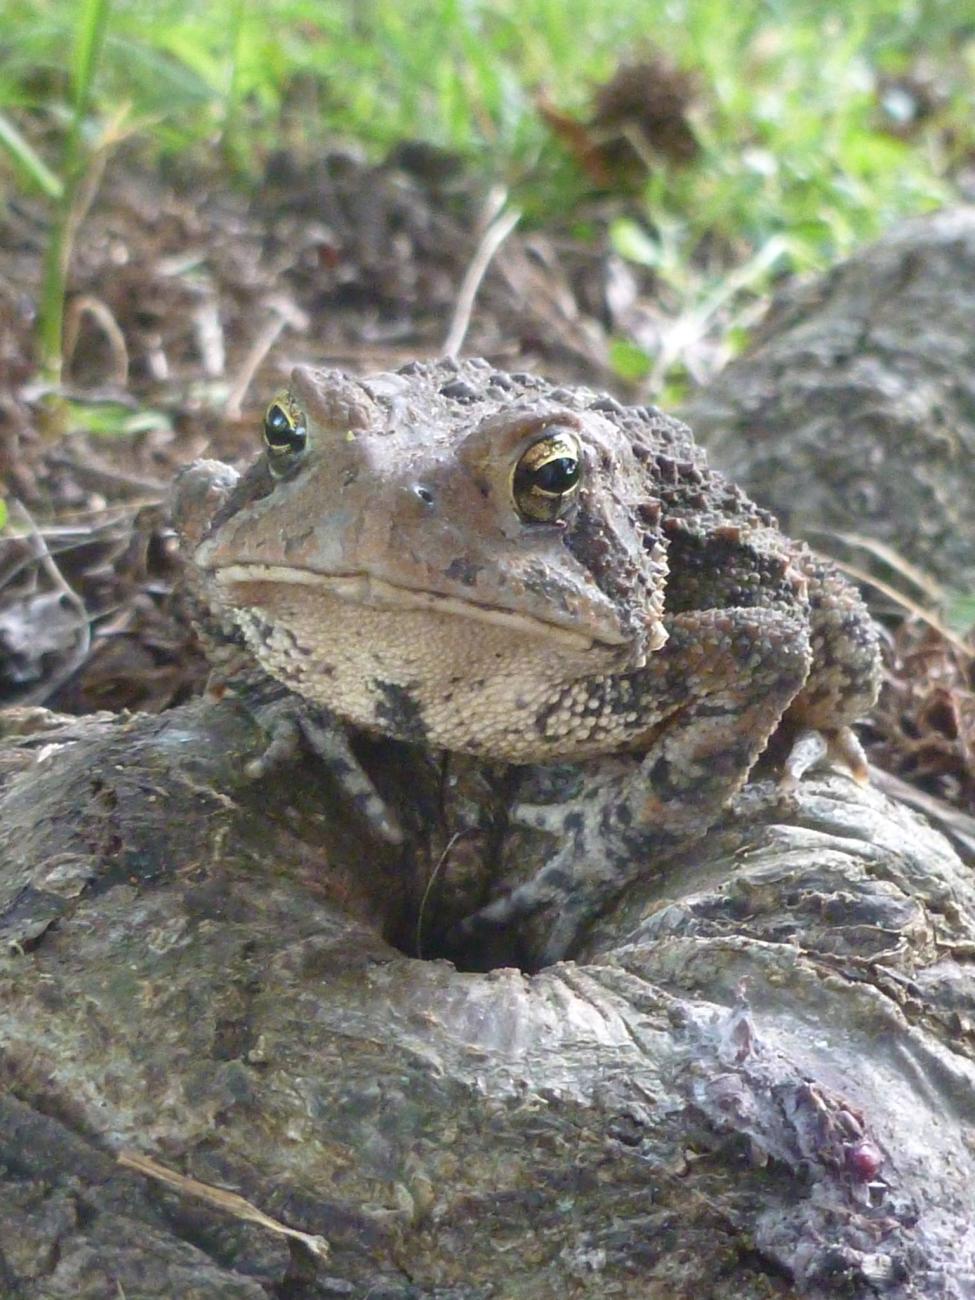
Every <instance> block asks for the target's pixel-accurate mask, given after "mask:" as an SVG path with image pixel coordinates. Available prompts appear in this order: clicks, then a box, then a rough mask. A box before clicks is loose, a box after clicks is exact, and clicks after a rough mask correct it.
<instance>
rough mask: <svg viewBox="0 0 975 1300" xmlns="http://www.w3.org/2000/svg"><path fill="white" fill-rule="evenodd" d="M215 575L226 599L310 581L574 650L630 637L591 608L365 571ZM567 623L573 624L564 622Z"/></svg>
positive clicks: (358, 598) (380, 604) (263, 570)
mask: <svg viewBox="0 0 975 1300" xmlns="http://www.w3.org/2000/svg"><path fill="white" fill-rule="evenodd" d="M214 578H215V579H216V582H217V585H218V587H219V588H220V589H221V591H222V593H223V594H224V596H225V597H226V598H227V599H228V600H229V601H230V603H231V604H258V605H259V604H261V601H260V600H259V599H256V600H255V598H254V596H255V593H254V587H255V586H256V585H264V584H267V583H271V584H274V585H275V586H290V587H312V588H318V589H319V590H321V591H324V592H327V593H328V594H329V595H330V596H334V597H336V598H337V599H339V600H342V601H346V602H348V603H349V604H350V605H361V606H366V607H368V608H370V609H385V610H390V611H404V610H420V609H425V610H430V611H433V612H435V613H438V614H450V615H454V616H456V617H459V618H466V619H469V620H471V621H472V622H478V623H490V624H492V625H493V626H495V627H507V628H510V629H511V630H512V631H513V632H516V633H520V634H521V635H525V636H535V637H540V638H542V639H544V640H547V641H549V642H552V641H558V642H559V644H561V645H564V646H565V647H566V648H568V649H572V650H575V651H583V652H585V651H589V650H600V649H603V650H605V649H616V648H617V647H620V646H625V645H627V644H628V643H629V638H627V637H626V636H625V635H624V634H623V633H622V632H621V631H619V629H618V628H613V627H608V626H607V625H606V621H605V620H604V619H601V618H599V616H598V614H596V613H592V614H590V613H588V612H586V613H580V614H579V615H575V616H574V615H572V614H571V613H569V612H567V613H566V614H565V616H564V617H565V622H556V621H554V620H551V619H545V618H538V617H535V616H534V615H531V614H527V613H521V612H519V611H518V610H512V609H503V608H499V607H497V606H493V605H483V604H479V603H478V602H477V601H472V600H465V599H464V598H463V597H460V596H448V595H443V594H441V593H440V592H435V591H424V590H419V589H416V588H413V587H403V586H400V585H398V584H396V583H392V582H387V581H386V580H385V579H384V578H377V577H376V576H375V575H373V574H370V573H316V572H313V571H312V570H310V569H298V568H292V567H291V566H290V565H279V564H230V565H227V566H226V567H221V568H219V569H217V570H215V572H214ZM242 587H246V588H247V589H248V590H247V592H246V593H245V592H243V591H241V590H240V588H242ZM235 589H237V590H236V591H235ZM570 623H571V624H572V626H567V625H566V624H570Z"/></svg>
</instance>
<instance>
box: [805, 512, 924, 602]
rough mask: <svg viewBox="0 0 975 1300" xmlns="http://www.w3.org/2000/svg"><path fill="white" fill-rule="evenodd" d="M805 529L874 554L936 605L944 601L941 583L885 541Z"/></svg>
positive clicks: (853, 534)
mask: <svg viewBox="0 0 975 1300" xmlns="http://www.w3.org/2000/svg"><path fill="white" fill-rule="evenodd" d="M806 531H807V532H809V533H812V534H814V535H815V536H818V537H835V538H836V539H837V540H838V541H840V542H845V543H846V545H847V546H853V547H856V548H857V549H858V550H861V551H867V552H869V554H870V555H875V556H876V557H877V559H878V560H883V562H884V563H885V564H887V565H889V566H890V568H892V569H893V570H894V572H895V573H899V574H901V575H902V576H903V577H905V578H907V580H908V581H909V582H912V583H913V584H914V586H915V587H919V588H920V590H921V591H923V592H924V594H925V595H926V596H927V597H928V598H929V599H930V600H932V601H933V602H934V603H935V604H936V605H943V604H944V603H945V591H944V588H943V587H942V586H941V584H940V583H939V582H937V581H936V580H935V579H934V578H932V577H931V575H930V574H929V573H925V572H924V570H923V569H919V568H918V567H917V565H916V564H912V563H911V562H910V560H907V559H905V558H904V556H903V555H901V553H900V552H899V551H895V550H894V548H893V547H892V546H888V545H887V544H886V542H881V541H879V540H878V539H877V538H876V537H867V536H865V535H864V534H863V533H844V532H840V531H838V530H837V529H834V528H809V529H807V530H806Z"/></svg>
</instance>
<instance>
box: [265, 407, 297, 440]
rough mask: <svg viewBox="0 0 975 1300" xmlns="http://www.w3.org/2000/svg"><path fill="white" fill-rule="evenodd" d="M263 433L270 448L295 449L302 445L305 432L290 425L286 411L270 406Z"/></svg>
mask: <svg viewBox="0 0 975 1300" xmlns="http://www.w3.org/2000/svg"><path fill="white" fill-rule="evenodd" d="M264 432H265V435H266V437H267V440H268V442H269V443H270V444H271V446H272V447H287V448H289V449H292V450H294V449H296V448H298V447H300V446H301V445H302V443H303V442H304V438H305V431H304V429H303V428H301V427H300V426H296V425H294V424H292V422H291V420H290V419H289V418H288V413H287V411H285V410H283V408H282V407H280V406H272V407H271V409H270V410H269V411H268V413H267V419H266V421H265V426H264Z"/></svg>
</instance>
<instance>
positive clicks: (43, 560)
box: [9, 497, 91, 705]
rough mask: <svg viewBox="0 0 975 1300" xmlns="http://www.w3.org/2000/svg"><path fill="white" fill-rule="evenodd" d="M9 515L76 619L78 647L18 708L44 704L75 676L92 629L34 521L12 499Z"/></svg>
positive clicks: (78, 598) (24, 508) (85, 653)
mask: <svg viewBox="0 0 975 1300" xmlns="http://www.w3.org/2000/svg"><path fill="white" fill-rule="evenodd" d="M9 508H10V513H11V515H14V516H19V517H20V519H21V520H22V521H23V522H24V524H25V525H26V527H27V529H28V533H27V542H28V545H29V546H30V548H31V550H32V551H33V552H34V556H35V558H36V559H37V560H38V562H39V563H40V566H41V568H42V569H43V570H44V572H45V573H46V574H47V576H48V577H49V578H50V580H51V581H52V582H53V583H54V585H55V587H56V588H57V589H58V590H59V591H60V592H61V594H62V596H63V597H64V599H65V600H66V601H67V602H68V604H69V605H70V606H71V608H72V609H73V610H74V611H75V613H76V614H77V615H78V644H77V645H76V646H75V648H74V650H73V651H72V652H71V654H70V655H69V657H68V660H67V662H66V663H65V664H64V665H63V666H62V668H61V669H60V671H59V672H57V673H55V674H54V676H53V678H51V679H50V680H49V681H47V682H41V684H40V685H39V686H36V687H35V688H34V690H32V691H28V692H27V694H26V695H23V696H21V697H20V699H19V700H18V703H19V704H28V705H29V704H43V703H44V701H45V700H47V699H49V698H50V696H52V695H53V694H54V692H55V691H56V690H58V689H59V688H60V687H61V686H63V685H64V683H65V682H66V681H67V680H68V679H69V678H70V677H71V675H72V674H73V673H75V672H76V671H77V670H78V668H80V667H81V665H82V664H83V663H84V661H85V658H86V657H87V654H88V650H89V647H90V646H91V628H90V626H89V623H88V611H87V609H85V603H84V601H83V600H82V599H81V597H80V596H79V595H78V594H77V592H75V591H74V590H73V588H71V587H70V586H69V585H68V583H67V581H66V579H65V577H64V575H63V574H62V573H61V570H60V569H59V568H58V566H57V565H56V564H55V563H54V560H53V559H52V558H51V552H50V551H49V550H48V549H47V542H45V540H44V537H43V535H42V534H41V532H40V530H39V529H38V527H37V525H36V524H35V523H34V520H33V519H32V518H31V514H30V511H29V510H28V509H27V507H26V506H25V505H24V503H23V502H22V501H19V500H18V499H17V498H16V497H13V498H11V500H10V502H9Z"/></svg>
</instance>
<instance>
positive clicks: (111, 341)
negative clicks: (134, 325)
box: [61, 294, 129, 388]
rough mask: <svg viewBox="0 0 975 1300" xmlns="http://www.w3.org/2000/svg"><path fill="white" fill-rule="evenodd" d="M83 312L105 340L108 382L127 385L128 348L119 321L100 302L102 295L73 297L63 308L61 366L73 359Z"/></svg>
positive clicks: (120, 386)
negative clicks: (109, 362) (108, 355)
mask: <svg viewBox="0 0 975 1300" xmlns="http://www.w3.org/2000/svg"><path fill="white" fill-rule="evenodd" d="M82 316H90V317H91V319H92V320H93V321H94V322H95V324H96V325H97V326H98V327H99V329H100V330H101V332H102V334H104V336H105V339H106V341H107V343H108V348H109V351H110V353H111V355H112V376H111V381H110V382H111V383H112V384H114V385H115V387H117V388H126V387H127V386H128V382H129V350H128V348H127V347H126V344H125V335H124V334H123V333H122V330H121V327H120V326H119V323H118V321H117V320H116V319H115V317H114V316H113V315H112V312H111V309H110V308H109V307H108V306H107V305H106V304H105V303H104V302H102V300H101V298H94V297H92V296H91V295H89V294H84V295H82V296H81V297H78V298H72V299H71V301H70V302H69V303H68V306H67V308H66V310H65V319H64V344H63V347H62V354H61V365H62V367H63V366H70V365H71V362H72V360H73V359H74V350H75V348H76V347H77V344H78V333H79V330H80V327H81V318H82Z"/></svg>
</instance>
